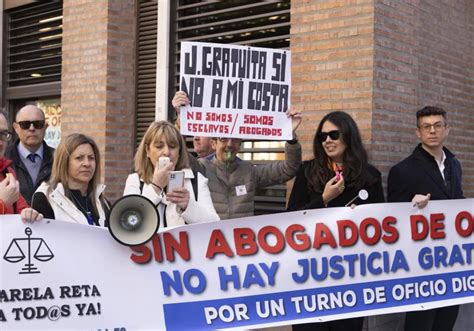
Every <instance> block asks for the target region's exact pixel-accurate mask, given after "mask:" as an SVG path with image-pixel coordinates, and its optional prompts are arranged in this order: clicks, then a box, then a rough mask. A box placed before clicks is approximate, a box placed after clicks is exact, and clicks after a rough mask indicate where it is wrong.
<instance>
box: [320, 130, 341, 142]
mask: <svg viewBox="0 0 474 331" xmlns="http://www.w3.org/2000/svg"><path fill="white" fill-rule="evenodd" d="M328 137H329V138H331V140H338V139H339V138H340V137H341V132H340V131H339V130H332V131H329V132H320V133H318V139H319V141H321V142H322V143H323V142H325V141H326V139H328Z"/></svg>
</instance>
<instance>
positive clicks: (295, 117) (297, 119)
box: [286, 109, 303, 137]
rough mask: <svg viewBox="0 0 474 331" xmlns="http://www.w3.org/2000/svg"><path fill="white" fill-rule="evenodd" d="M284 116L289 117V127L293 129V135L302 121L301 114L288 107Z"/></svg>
mask: <svg viewBox="0 0 474 331" xmlns="http://www.w3.org/2000/svg"><path fill="white" fill-rule="evenodd" d="M286 116H287V117H290V118H291V128H292V130H293V137H294V135H295V132H296V129H298V127H299V126H300V124H301V122H302V121H303V115H302V114H301V113H300V112H297V111H296V110H291V109H288V111H287V112H286Z"/></svg>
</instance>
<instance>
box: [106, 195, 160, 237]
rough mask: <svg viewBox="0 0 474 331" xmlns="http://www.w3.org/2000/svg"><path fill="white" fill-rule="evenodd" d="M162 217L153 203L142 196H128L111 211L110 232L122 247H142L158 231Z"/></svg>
mask: <svg viewBox="0 0 474 331" xmlns="http://www.w3.org/2000/svg"><path fill="white" fill-rule="evenodd" d="M159 225H160V215H159V214H158V210H157V209H156V207H155V205H154V204H153V202H151V201H150V200H148V199H147V198H145V197H143V196H141V195H126V196H124V197H122V198H120V199H118V200H117V201H116V202H115V203H114V205H113V206H112V208H111V209H110V216H109V231H110V234H111V235H112V237H114V239H115V240H117V241H118V242H119V243H121V244H122V245H126V246H135V245H142V244H144V243H146V242H147V241H149V240H150V239H151V237H153V235H154V234H155V233H156V231H158V227H159Z"/></svg>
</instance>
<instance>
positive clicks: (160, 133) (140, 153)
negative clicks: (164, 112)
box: [134, 121, 189, 184]
mask: <svg viewBox="0 0 474 331" xmlns="http://www.w3.org/2000/svg"><path fill="white" fill-rule="evenodd" d="M162 137H163V138H164V140H165V141H166V142H167V143H168V144H175V145H178V147H179V156H178V161H177V164H176V165H175V170H181V169H184V168H188V167H189V166H188V151H187V149H186V143H185V142H184V139H183V137H182V136H181V133H179V131H178V129H177V128H176V127H175V126H173V124H171V123H170V122H167V121H159V122H152V123H151V124H150V126H149V127H148V129H147V130H146V132H145V135H144V136H143V138H142V141H141V142H140V145H139V146H138V150H137V153H136V154H135V159H134V162H135V171H136V172H137V173H138V175H139V176H140V178H141V179H143V181H144V182H145V183H147V184H150V183H151V181H152V178H153V172H154V170H155V168H154V167H153V163H151V160H150V158H149V157H148V156H147V149H148V148H150V146H151V145H152V144H153V143H154V142H155V141H156V140H157V139H160V138H162Z"/></svg>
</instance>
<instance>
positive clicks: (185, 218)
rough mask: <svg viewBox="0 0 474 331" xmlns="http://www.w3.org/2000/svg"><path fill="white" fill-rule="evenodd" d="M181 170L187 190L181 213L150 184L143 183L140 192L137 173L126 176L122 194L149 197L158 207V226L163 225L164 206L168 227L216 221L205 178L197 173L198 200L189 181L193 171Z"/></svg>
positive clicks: (164, 195)
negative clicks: (185, 204)
mask: <svg viewBox="0 0 474 331" xmlns="http://www.w3.org/2000/svg"><path fill="white" fill-rule="evenodd" d="M183 171H184V187H185V188H186V189H187V190H188V191H189V202H188V207H187V208H186V210H185V211H183V212H182V213H179V212H178V210H177V206H176V204H174V203H171V202H169V201H167V200H166V194H165V193H162V194H158V193H156V191H155V190H154V188H153V186H152V185H149V184H144V185H143V192H140V178H139V177H138V174H137V173H133V174H131V175H129V176H128V178H127V182H126V183H125V190H124V192H123V195H124V196H125V195H130V194H138V195H142V196H144V197H145V198H148V199H150V200H151V202H153V203H154V204H155V206H156V208H157V209H158V213H159V215H160V227H163V226H164V223H163V219H164V215H163V213H164V211H165V206H166V223H167V226H168V227H171V226H177V225H184V224H193V223H203V222H213V221H218V220H219V215H217V213H216V210H215V209H214V205H213V204H212V200H211V193H210V192H209V187H208V186H207V178H206V177H204V176H203V175H201V174H200V173H198V178H197V181H198V183H197V184H198V185H197V189H198V191H197V192H198V201H196V198H195V196H194V191H193V186H192V183H191V179H192V178H194V173H193V172H192V170H191V169H183Z"/></svg>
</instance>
